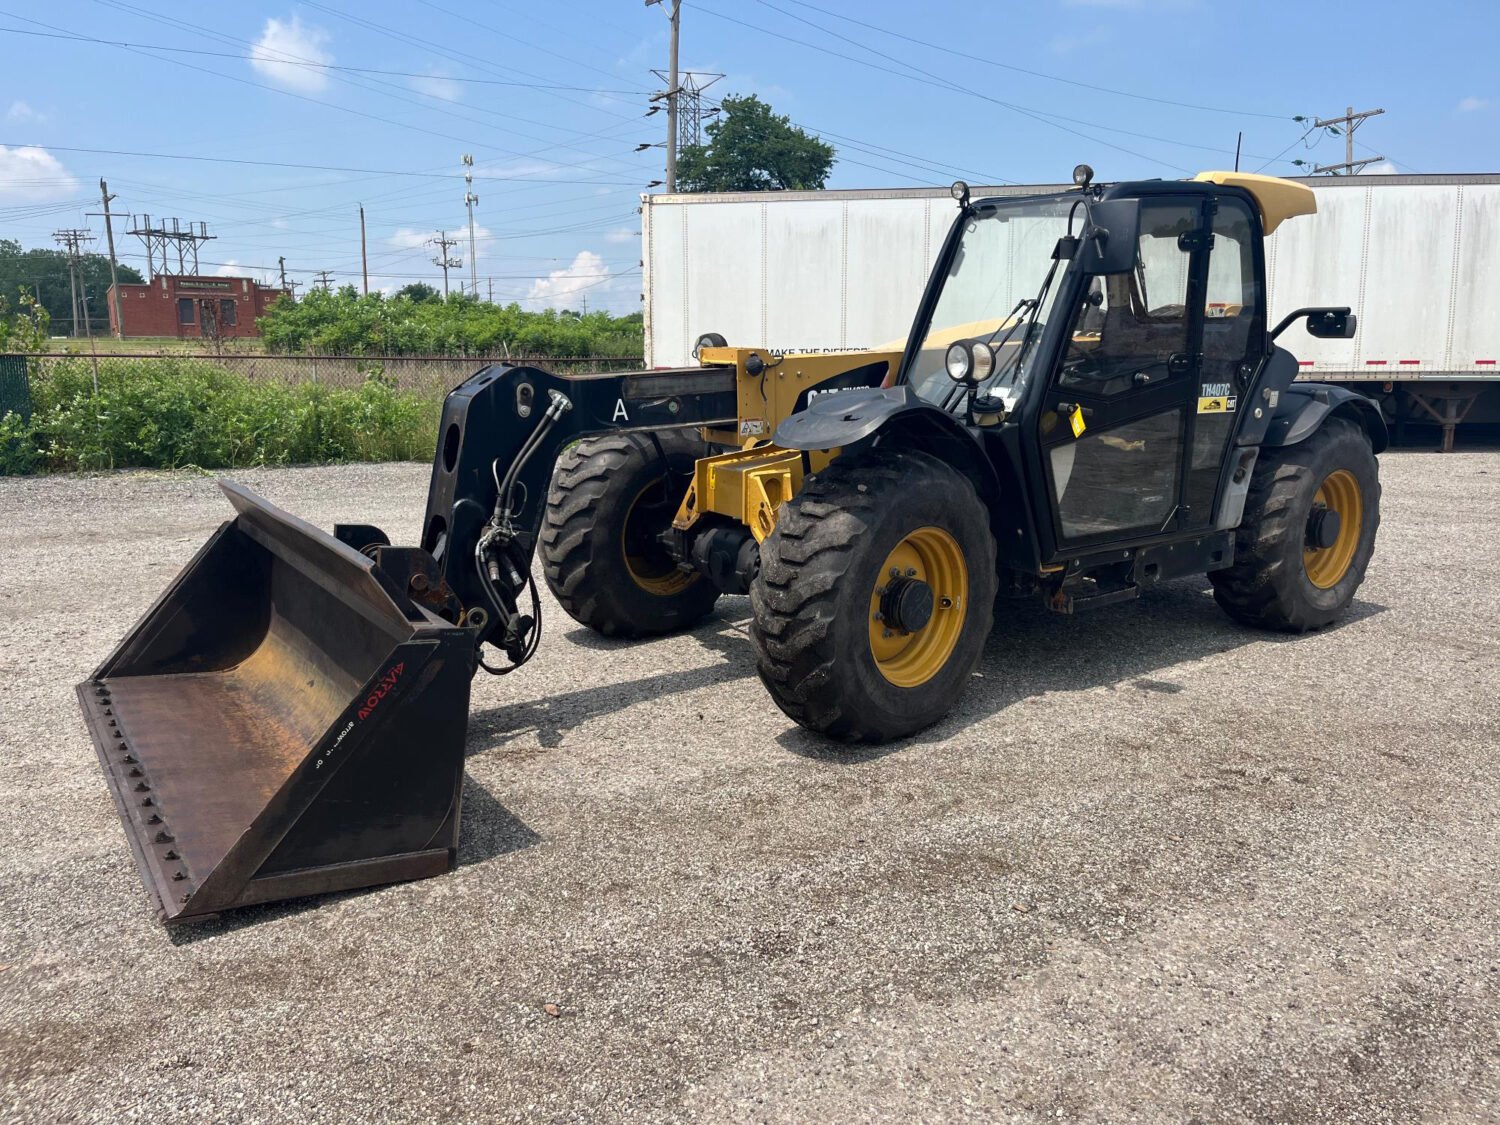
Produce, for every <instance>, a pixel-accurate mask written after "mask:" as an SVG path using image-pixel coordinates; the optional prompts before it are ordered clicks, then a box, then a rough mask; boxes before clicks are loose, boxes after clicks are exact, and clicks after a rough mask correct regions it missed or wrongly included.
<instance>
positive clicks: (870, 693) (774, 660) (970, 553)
mask: <svg viewBox="0 0 1500 1125" xmlns="http://www.w3.org/2000/svg"><path fill="white" fill-rule="evenodd" d="M760 550H761V567H760V574H759V575H758V576H757V578H756V579H755V581H754V583H753V584H752V585H751V588H750V606H751V610H752V613H753V618H752V620H751V626H750V637H751V640H752V642H753V643H754V646H755V653H756V663H757V670H758V671H759V673H760V678H761V682H762V683H764V684H765V686H766V689H767V690H768V691H769V692H770V693H771V698H772V699H774V700H775V701H776V705H777V706H778V707H780V708H781V709H782V710H783V711H784V712H786V714H787V715H789V716H790V717H791V718H792V719H794V720H796V721H797V722H798V723H800V724H801V725H802V726H804V727H806V728H807V729H808V730H812V731H816V732H818V733H820V734H825V735H828V736H830V737H832V738H838V739H844V740H848V741H864V742H886V741H889V740H891V739H894V738H901V737H903V736H905V735H908V734H912V733H914V732H915V731H918V730H921V729H922V728H923V727H926V726H929V725H930V724H932V723H934V722H936V721H937V720H939V719H941V718H942V717H943V716H944V715H946V714H947V713H948V711H949V710H951V709H952V707H953V705H954V703H956V702H957V701H958V698H959V696H961V695H962V694H963V693H964V690H965V689H966V688H967V687H968V684H969V678H970V676H971V675H972V673H973V671H974V667H975V665H976V664H978V662H979V658H980V655H981V654H982V652H983V650H984V642H985V639H986V638H987V637H988V635H989V631H990V624H991V621H992V612H993V607H994V601H995V593H996V584H997V577H996V571H995V540H994V535H993V533H992V531H991V530H990V523H989V513H988V512H987V510H986V509H985V506H984V505H983V503H981V501H980V499H979V495H978V493H976V492H975V490H974V486H973V485H972V484H971V483H970V482H969V480H968V479H967V478H966V477H965V476H963V474H961V473H959V472H958V471H957V470H955V469H954V468H952V467H951V466H949V465H947V464H945V463H944V462H942V461H940V460H938V459H937V458H935V457H932V456H930V455H928V454H926V453H920V452H915V451H905V452H884V451H875V452H872V453H868V454H863V455H845V456H842V457H839V458H838V459H836V460H835V461H834V462H833V463H832V464H831V465H829V466H828V468H826V469H824V470H823V471H822V472H821V473H818V474H817V475H816V476H814V477H811V478H809V480H808V481H807V483H806V485H805V487H804V488H803V490H802V491H801V492H800V493H799V494H798V495H797V496H796V497H795V498H794V499H793V500H791V501H789V502H788V503H787V504H785V505H784V506H783V507H782V509H781V511H780V513H779V514H778V516H777V519H776V529H775V530H774V531H773V532H772V533H771V534H770V535H769V536H768V537H767V538H766V540H765V541H764V542H763V543H762V544H761V549H760Z"/></svg>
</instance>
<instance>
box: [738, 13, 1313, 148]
mask: <svg viewBox="0 0 1500 1125" xmlns="http://www.w3.org/2000/svg"><path fill="white" fill-rule="evenodd" d="M801 2H802V7H804V8H810V9H812V10H813V11H815V12H821V13H822V14H823V15H825V16H833V17H834V18H835V19H841V20H844V21H846V22H848V23H853V24H858V25H859V26H860V27H865V28H869V29H870V30H871V31H878V32H879V33H880V34H882V35H889V36H892V37H893V38H896V39H904V40H905V41H906V42H908V43H915V44H916V45H917V46H919V47H928V48H931V49H932V50H934V51H942V52H943V53H944V54H948V55H954V56H957V57H958V58H961V59H967V60H969V61H970V62H977V63H983V64H984V65H985V66H993V67H997V68H999V69H1001V70H1009V71H1013V72H1014V73H1016V74H1026V75H1030V76H1031V77H1032V78H1045V79H1046V80H1047V81H1049V82H1061V83H1064V84H1065V85H1068V86H1077V87H1080V88H1081V89H1084V90H1094V91H1096V92H1097V93H1101V94H1114V95H1115V96H1117V97H1121V98H1135V99H1136V100H1137V101H1143V102H1155V103H1156V104H1157V105H1170V106H1177V107H1178V108H1180V109H1194V110H1201V111H1202V112H1204V113H1225V114H1230V115H1231V116H1234V117H1264V118H1267V119H1269V120H1271V121H1285V120H1286V119H1287V117H1288V116H1290V115H1289V114H1278V113H1265V112H1262V111H1258V110H1251V109H1226V108H1224V107H1223V106H1212V105H1199V104H1197V103H1195V102H1181V101H1175V100H1173V99H1172V98H1157V97H1152V96H1151V95H1149V94H1137V93H1132V92H1131V91H1129V90H1119V89H1115V88H1114V87H1111V86H1096V85H1094V84H1092V83H1090V82H1080V81H1078V80H1077V79H1075V78H1064V77H1063V76H1062V75H1059V74H1048V73H1047V72H1046V71H1042V70H1029V69H1027V68H1026V67H1024V66H1015V65H1014V64H1012V63H1004V62H1000V61H999V60H998V59H992V58H986V57H985V56H983V55H971V54H969V53H968V52H966V51H956V50H954V49H953V48H952V47H945V46H943V45H942V44H941V43H932V42H929V41H928V40H926V39H918V38H916V37H915V36H912V35H906V34H904V33H902V32H899V31H892V30H891V29H890V28H888V27H881V26H879V25H878V24H873V23H866V22H865V21H864V20H861V19H855V18H854V17H853V16H848V15H845V14H844V13H842V12H835V11H832V10H830V9H828V8H820V7H818V5H816V4H809V3H807V0H801ZM766 6H767V7H770V6H771V5H769V4H768V5H766Z"/></svg>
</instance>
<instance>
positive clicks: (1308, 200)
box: [1193, 172, 1318, 234]
mask: <svg viewBox="0 0 1500 1125" xmlns="http://www.w3.org/2000/svg"><path fill="white" fill-rule="evenodd" d="M1193 179H1194V180H1195V181H1196V182H1198V183H1205V184H1218V185H1219V186H1220V187H1237V188H1242V189H1244V190H1245V191H1247V192H1249V193H1250V196H1251V198H1253V199H1254V200H1255V206H1256V207H1257V208H1259V209H1260V225H1261V228H1262V230H1263V231H1264V232H1265V233H1266V234H1270V233H1271V232H1272V231H1274V230H1275V229H1276V228H1277V227H1279V226H1280V225H1281V224H1282V223H1283V222H1284V221H1286V220H1287V219H1290V218H1293V217H1295V216H1297V215H1313V214H1316V213H1317V210H1318V197H1317V195H1315V194H1314V193H1313V190H1312V188H1310V187H1308V186H1307V185H1306V184H1298V183H1293V182H1292V181H1291V180H1283V179H1282V178H1281V177H1279V176H1257V175H1256V174H1255V173H1254V172H1199V173H1198V174H1197V175H1196V176H1194V177H1193Z"/></svg>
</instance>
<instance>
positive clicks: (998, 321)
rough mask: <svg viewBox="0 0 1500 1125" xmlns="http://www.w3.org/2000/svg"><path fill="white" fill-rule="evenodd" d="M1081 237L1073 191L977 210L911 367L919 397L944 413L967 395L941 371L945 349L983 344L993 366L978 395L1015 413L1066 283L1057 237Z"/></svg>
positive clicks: (1079, 206) (986, 203)
mask: <svg viewBox="0 0 1500 1125" xmlns="http://www.w3.org/2000/svg"><path fill="white" fill-rule="evenodd" d="M1070 216H1071V219H1072V233H1073V234H1075V235H1077V234H1079V233H1081V229H1082V226H1083V223H1084V214H1083V203H1082V200H1081V199H1080V198H1079V197H1078V195H1077V194H1076V193H1072V194H1069V195H1052V196H1045V197H1041V198H1030V199H1017V200H1012V201H1006V200H998V201H996V200H986V201H984V202H981V203H979V204H977V205H976V213H975V214H974V215H973V216H971V217H970V218H969V220H968V222H967V225H966V226H965V228H964V231H963V238H962V241H961V243H960V244H959V248H958V252H957V254H955V255H954V257H953V261H952V264H951V265H950V266H949V268H948V272H947V276H946V277H945V278H944V280H943V289H942V293H941V295H940V296H939V297H938V302H937V305H936V307H935V308H934V309H933V313H932V319H931V320H930V321H929V322H928V324H927V332H926V334H925V335H924V336H923V338H922V345H921V347H920V348H919V349H918V350H917V354H916V356H915V357H914V358H913V360H912V362H911V366H910V367H909V368H908V369H907V380H908V382H909V383H910V384H911V386H912V387H914V388H915V389H916V392H917V394H918V395H920V396H921V397H922V398H924V399H926V400H927V401H929V402H932V403H935V404H937V405H939V406H943V407H945V408H947V409H953V408H956V406H957V405H958V404H959V403H960V402H961V401H962V399H963V397H964V396H963V394H962V393H961V388H959V387H958V386H957V385H956V384H955V383H954V382H953V380H952V379H950V378H949V377H948V374H947V372H946V371H945V369H944V364H943V357H944V355H945V354H946V353H947V350H948V346H949V345H950V344H952V343H954V342H955V341H958V340H974V339H978V340H983V341H985V342H986V343H988V344H990V345H991V346H992V347H993V348H994V349H995V360H996V362H995V369H994V371H993V372H992V373H991V374H990V375H989V377H988V378H986V379H985V380H984V381H983V382H981V383H980V384H979V391H978V393H979V395H980V396H981V397H989V398H992V399H1000V400H1003V401H1004V403H1005V405H1006V409H1007V410H1010V409H1013V408H1014V406H1015V404H1016V402H1017V401H1018V400H1019V399H1020V397H1021V392H1022V391H1023V390H1024V389H1025V386H1026V381H1027V378H1028V377H1029V376H1030V374H1031V368H1032V367H1033V365H1034V364H1035V357H1036V352H1037V348H1036V344H1037V342H1038V340H1039V339H1040V337H1041V334H1042V331H1043V329H1044V328H1045V327H1046V322H1047V317H1048V316H1049V314H1050V313H1051V310H1052V304H1053V301H1054V300H1055V299H1056V296H1057V291H1058V289H1059V287H1060V285H1061V282H1062V276H1061V275H1062V272H1063V268H1064V267H1065V266H1066V263H1065V262H1058V261H1056V260H1054V259H1053V257H1052V252H1053V249H1054V248H1055V247H1056V245H1057V240H1058V239H1059V238H1061V237H1062V236H1063V235H1065V234H1067V233H1068V229H1069V218H1070Z"/></svg>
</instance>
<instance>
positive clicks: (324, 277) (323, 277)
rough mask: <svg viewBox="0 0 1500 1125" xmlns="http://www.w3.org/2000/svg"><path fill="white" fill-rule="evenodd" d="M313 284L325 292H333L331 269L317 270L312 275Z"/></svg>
mask: <svg viewBox="0 0 1500 1125" xmlns="http://www.w3.org/2000/svg"><path fill="white" fill-rule="evenodd" d="M313 284H314V285H316V286H317V287H318V288H319V289H321V290H323V292H325V293H331V292H333V271H332V270H319V271H318V272H317V273H316V274H314V275H313Z"/></svg>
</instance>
